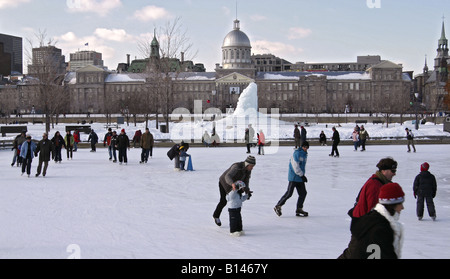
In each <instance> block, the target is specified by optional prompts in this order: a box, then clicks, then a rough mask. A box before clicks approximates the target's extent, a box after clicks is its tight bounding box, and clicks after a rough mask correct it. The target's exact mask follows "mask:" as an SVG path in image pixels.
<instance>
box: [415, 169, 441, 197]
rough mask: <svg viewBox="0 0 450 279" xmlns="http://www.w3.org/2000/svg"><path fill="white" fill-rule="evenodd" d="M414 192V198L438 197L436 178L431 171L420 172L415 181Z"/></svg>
mask: <svg viewBox="0 0 450 279" xmlns="http://www.w3.org/2000/svg"><path fill="white" fill-rule="evenodd" d="M413 191H414V197H415V196H421V197H432V198H434V197H436V191H437V183H436V178H435V177H434V175H432V174H431V173H430V172H429V171H422V172H420V173H419V174H418V175H417V176H416V178H415V179H414V185H413Z"/></svg>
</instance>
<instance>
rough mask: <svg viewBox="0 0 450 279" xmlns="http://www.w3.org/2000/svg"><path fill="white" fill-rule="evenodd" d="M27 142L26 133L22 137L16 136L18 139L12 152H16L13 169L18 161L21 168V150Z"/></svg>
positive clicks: (21, 134) (22, 133)
mask: <svg viewBox="0 0 450 279" xmlns="http://www.w3.org/2000/svg"><path fill="white" fill-rule="evenodd" d="M26 140H27V136H26V131H25V130H24V131H22V132H21V133H20V135H18V136H16V138H15V139H14V141H13V148H12V151H14V155H13V160H12V163H11V167H13V166H14V164H15V163H16V161H17V166H18V167H19V166H21V164H22V157H20V148H21V147H22V143H24V142H25V141H26Z"/></svg>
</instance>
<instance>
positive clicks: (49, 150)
mask: <svg viewBox="0 0 450 279" xmlns="http://www.w3.org/2000/svg"><path fill="white" fill-rule="evenodd" d="M38 154H39V157H38V158H39V164H38V167H37V171H36V177H38V176H39V175H40V174H41V171H42V175H43V176H46V175H47V168H48V162H49V161H50V160H51V159H52V157H54V154H55V148H54V146H53V143H52V141H51V140H49V139H48V135H47V133H44V134H43V135H42V140H41V141H39V142H38V144H37V147H36V151H35V155H36V156H38ZM42 164H43V165H44V169H43V170H42Z"/></svg>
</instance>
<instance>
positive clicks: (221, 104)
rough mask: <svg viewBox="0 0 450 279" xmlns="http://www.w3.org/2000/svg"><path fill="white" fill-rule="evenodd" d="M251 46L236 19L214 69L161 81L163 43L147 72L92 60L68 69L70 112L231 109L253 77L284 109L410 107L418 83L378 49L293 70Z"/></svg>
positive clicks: (272, 104) (262, 99) (262, 102)
mask: <svg viewBox="0 0 450 279" xmlns="http://www.w3.org/2000/svg"><path fill="white" fill-rule="evenodd" d="M153 43H154V45H155V46H156V45H157V42H153ZM251 49H252V46H251V40H250V38H249V37H248V36H247V35H246V34H245V33H244V32H243V31H242V30H241V29H240V24H239V21H238V20H235V21H234V22H233V29H232V30H231V31H230V32H229V33H228V34H227V35H226V36H225V38H224V41H223V44H222V47H221V49H218V51H221V53H222V63H221V64H216V68H215V70H214V71H212V72H192V71H178V70H177V71H174V72H172V73H170V74H169V75H168V76H167V77H164V79H167V78H168V79H169V80H170V81H169V82H168V83H167V82H166V83H162V82H161V80H162V78H154V77H155V76H156V77H160V76H158V72H157V70H158V69H157V67H154V65H155V64H154V63H155V61H157V60H158V59H162V58H160V57H158V56H157V55H156V53H158V51H157V50H155V53H154V54H155V55H153V56H152V57H150V58H149V59H147V60H146V61H145V62H147V66H146V69H145V71H144V70H142V71H135V72H134V73H133V72H129V71H128V72H125V71H122V72H109V71H106V70H104V69H101V68H98V67H94V66H91V65H88V66H85V67H83V68H80V69H78V70H76V71H75V72H71V73H68V74H67V75H66V79H65V86H67V87H68V92H69V97H68V99H67V100H68V102H69V103H70V111H69V112H68V113H102V114H103V113H118V112H120V111H123V110H124V109H126V110H127V111H132V112H133V113H145V112H146V111H145V110H146V109H148V110H150V109H156V110H158V112H160V113H161V111H160V109H161V106H162V104H161V103H159V105H156V103H158V102H164V104H163V106H166V107H170V109H172V110H174V109H175V108H186V109H188V110H189V111H191V112H193V108H194V101H196V100H199V101H200V102H201V104H202V110H203V111H206V110H210V109H219V110H220V111H222V112H225V111H226V110H227V109H229V108H235V107H236V105H237V102H238V100H239V96H240V94H241V93H242V92H243V91H244V90H245V89H246V88H247V86H248V85H249V84H250V83H256V84H257V87H258V102H259V107H260V108H267V109H270V108H278V109H279V111H280V112H281V113H344V112H345V111H347V112H362V113H363V112H364V113H371V112H373V113H375V112H385V113H405V112H407V110H408V109H409V102H410V99H411V95H412V93H413V90H414V85H415V83H414V82H413V80H412V77H411V75H410V74H407V73H405V72H403V67H402V66H401V65H399V64H396V63H393V62H391V61H386V60H381V57H379V56H369V57H358V61H357V63H355V65H354V66H351V65H350V66H348V67H347V66H345V67H339V65H337V64H336V63H328V64H327V63H322V64H320V65H321V66H320V67H319V66H317V67H316V68H317V69H310V68H308V69H303V68H298V69H293V68H292V66H290V67H291V68H290V69H289V70H288V68H285V67H284V66H283V67H281V68H279V67H278V66H277V67H261V66H260V65H261V64H259V65H258V63H255V61H257V58H258V59H259V58H260V59H259V61H260V62H261V61H262V62H263V61H266V63H267V62H268V61H275V63H277V62H276V61H280V63H281V64H282V65H285V66H287V65H288V64H289V63H284V62H283V61H282V60H278V59H277V58H276V57H275V56H272V55H268V56H253V57H252V55H251ZM252 58H253V59H252ZM286 62H287V61H286ZM263 63H264V62H263ZM269 63H270V62H269ZM338 64H339V63H338ZM290 65H295V64H290ZM305 65H306V66H308V67H309V66H313V65H310V64H305ZM336 65H337V68H335V66H336ZM306 66H305V67H306ZM141 68H142V66H141ZM315 70H320V71H315ZM162 92H164V94H166V96H163V95H164V94H162ZM167 94H168V95H170V96H167ZM152 103H155V107H152V106H151V105H152ZM141 105H145V106H144V109H143V107H142V106H141ZM348 109H350V110H348ZM150 113H154V111H151V112H150Z"/></svg>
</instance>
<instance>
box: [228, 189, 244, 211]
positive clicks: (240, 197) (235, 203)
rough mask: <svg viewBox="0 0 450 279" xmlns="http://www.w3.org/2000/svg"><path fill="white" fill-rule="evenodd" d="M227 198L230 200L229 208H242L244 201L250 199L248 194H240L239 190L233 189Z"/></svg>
mask: <svg viewBox="0 0 450 279" xmlns="http://www.w3.org/2000/svg"><path fill="white" fill-rule="evenodd" d="M227 200H228V201H229V203H228V207H229V208H240V207H242V203H243V202H244V201H246V200H248V195H247V194H239V193H238V190H235V191H233V190H232V191H231V192H230V193H229V194H228V195H227Z"/></svg>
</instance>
